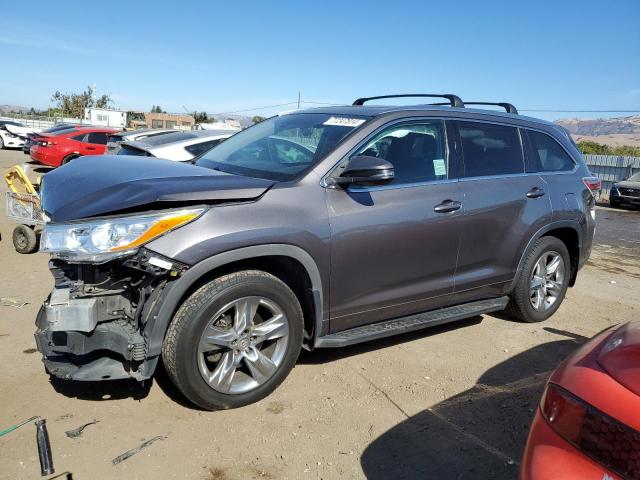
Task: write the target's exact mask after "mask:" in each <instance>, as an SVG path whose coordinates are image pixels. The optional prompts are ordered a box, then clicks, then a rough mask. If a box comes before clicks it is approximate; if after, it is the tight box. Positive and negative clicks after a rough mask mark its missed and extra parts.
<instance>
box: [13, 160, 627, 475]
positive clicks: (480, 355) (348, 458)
mask: <svg viewBox="0 0 640 480" xmlns="http://www.w3.org/2000/svg"><path fill="white" fill-rule="evenodd" d="M26 159H27V157H26V156H25V155H23V154H22V153H21V152H8V151H6V150H5V151H0V171H1V172H4V171H6V168H7V167H9V166H10V165H12V164H14V163H18V162H24V161H25V160H26ZM1 188H2V189H4V184H3V185H2V187H1ZM597 218H598V227H597V235H596V241H597V245H596V247H595V249H594V253H593V255H592V258H591V260H590V261H589V263H588V265H587V266H586V267H585V268H584V269H583V270H582V271H581V273H580V275H579V277H578V282H577V284H576V286H575V288H573V289H571V290H570V291H569V292H568V295H567V299H566V300H565V302H564V303H563V305H562V307H561V308H560V310H559V311H558V312H557V313H556V315H555V316H554V317H553V318H552V319H550V320H549V321H547V322H545V323H543V324H533V325H532V324H522V323H516V322H513V321H510V320H508V319H505V318H500V317H499V316H493V315H484V316H482V317H477V318H473V319H470V320H467V321H463V322H459V323H456V324H453V325H449V326H446V327H440V328H434V329H431V330H425V331H422V332H417V333H412V334H407V335H404V336H400V337H395V338H392V339H386V340H382V341H377V342H374V343H370V344H365V345H359V346H355V347H351V348H345V349H340V350H339V349H335V350H324V351H316V352H313V353H308V352H305V353H303V354H302V356H301V358H300V359H299V361H298V364H297V366H296V367H295V368H294V369H293V371H292V372H291V374H290V375H289V377H288V378H287V380H286V381H285V382H284V383H283V385H282V386H281V387H280V388H279V389H278V390H277V391H276V392H275V393H274V394H272V395H271V396H270V397H268V398H267V399H265V400H263V401H261V402H259V403H257V404H255V405H251V406H248V407H245V408H242V409H238V410H230V411H220V412H213V413H212V412H204V411H199V410H197V409H196V408H194V407H193V406H191V405H189V404H188V403H186V401H185V400H183V399H182V398H181V397H180V395H179V394H178V393H177V392H176V390H175V389H174V388H172V386H171V385H170V383H169V382H168V381H167V379H166V376H165V375H164V374H163V372H160V373H159V374H158V375H156V378H155V379H154V380H153V381H148V382H146V383H145V384H144V385H139V384H137V383H129V382H103V383H95V384H87V383H69V382H52V381H50V380H49V378H48V376H47V375H45V373H44V370H43V367H42V363H41V361H40V357H39V354H38V353H37V352H36V350H35V343H34V339H33V331H34V325H33V322H34V318H35V315H36V312H37V310H38V308H39V305H40V303H41V302H42V300H43V299H44V298H45V296H46V295H47V294H48V292H49V290H50V289H51V287H52V284H53V282H52V279H51V277H50V274H49V272H48V270H47V257H46V256H45V255H44V254H34V255H19V254H18V253H16V252H15V251H14V249H13V246H12V244H11V231H12V228H13V225H12V224H10V223H9V222H8V221H7V220H6V218H5V217H4V215H2V216H0V233H1V234H2V242H0V259H1V263H0V264H1V265H2V275H1V277H0V296H1V297H5V298H14V299H19V300H22V301H26V302H28V304H27V305H26V306H24V307H22V308H14V307H0V405H2V410H1V416H0V422H1V424H0V429H1V428H5V427H7V426H9V425H12V424H14V423H16V422H18V421H19V420H22V419H25V418H28V417H30V416H32V415H40V416H43V417H45V418H46V419H47V422H48V426H49V435H50V438H51V444H52V448H53V454H54V465H55V467H56V472H58V473H61V472H64V471H68V472H72V473H73V478H74V479H76V480H78V479H94V478H131V479H138V478H140V479H147V478H149V479H151V478H196V479H218V480H222V479H225V480H227V479H245V478H256V479H275V478H296V479H305V478H308V479H320V478H322V479H332V478H364V477H368V478H374V479H376V478H380V479H382V478H434V479H474V478H477V479H487V478H492V479H513V478H516V477H517V472H518V465H519V461H520V457H521V454H522V449H523V446H524V442H525V440H526V434H527V430H528V427H529V423H530V421H531V419H532V417H533V414H534V411H535V408H536V406H537V403H538V400H539V398H540V395H541V393H542V388H543V385H544V381H545V379H546V378H547V377H548V375H549V373H550V371H551V370H553V368H554V367H555V366H556V365H557V364H558V363H559V362H560V361H561V360H562V359H563V358H564V357H565V356H566V355H568V354H569V353H570V352H571V351H572V350H574V349H575V348H577V346H578V345H579V344H581V343H582V342H584V341H585V340H586V339H588V338H590V337H591V336H593V335H595V334H596V333H598V332H600V331H601V330H603V329H605V328H608V327H610V326H611V325H615V324H618V323H620V322H624V321H628V320H631V319H633V318H638V312H639V311H640V298H639V296H638V292H639V291H640V261H639V259H640V212H627V211H621V210H612V209H608V208H599V210H598V213H597ZM94 419H95V420H98V423H97V424H95V425H90V426H88V427H87V428H86V429H85V430H84V432H83V434H82V435H81V436H80V437H77V438H68V437H67V436H66V435H65V431H67V430H71V429H74V428H76V427H78V426H80V425H82V424H84V423H87V422H90V421H93V420H94ZM34 430H35V429H34V428H33V427H32V426H25V427H22V429H20V430H18V431H16V432H13V433H11V434H9V435H7V436H4V437H2V438H0V452H1V458H2V461H1V462H0V478H11V479H16V478H38V477H39V467H38V460H37V453H36V448H35V441H34ZM157 435H162V436H165V437H166V438H164V439H162V440H158V441H156V442H155V443H153V444H152V445H150V446H149V447H147V448H146V449H144V450H142V451H141V452H140V453H138V454H137V455H135V456H133V457H131V458H129V459H128V460H125V461H123V462H122V463H120V464H118V465H116V466H113V465H112V462H111V460H112V459H113V458H115V457H117V456H118V455H120V454H122V453H123V452H125V451H127V450H129V449H131V448H134V447H136V446H138V445H140V444H141V443H142V442H143V441H145V440H148V439H150V438H153V437H155V436H157Z"/></svg>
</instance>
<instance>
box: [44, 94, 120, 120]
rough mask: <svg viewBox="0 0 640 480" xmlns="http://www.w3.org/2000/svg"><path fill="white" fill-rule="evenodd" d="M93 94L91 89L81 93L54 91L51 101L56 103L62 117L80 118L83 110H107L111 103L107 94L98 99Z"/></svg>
mask: <svg viewBox="0 0 640 480" xmlns="http://www.w3.org/2000/svg"><path fill="white" fill-rule="evenodd" d="M94 94H95V90H94V89H93V87H87V88H86V90H85V91H84V92H82V93H62V92H60V91H59V90H56V91H55V93H54V94H53V95H52V96H51V101H53V102H56V104H57V107H58V108H59V109H60V110H61V111H62V114H63V115H69V116H71V117H75V118H82V117H84V109H85V108H91V107H96V108H107V107H108V106H109V104H110V103H111V102H112V100H111V95H109V94H104V95H101V96H100V97H98V98H94Z"/></svg>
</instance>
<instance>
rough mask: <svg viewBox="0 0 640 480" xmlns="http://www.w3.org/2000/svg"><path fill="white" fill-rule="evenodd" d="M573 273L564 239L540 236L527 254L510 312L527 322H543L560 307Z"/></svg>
mask: <svg viewBox="0 0 640 480" xmlns="http://www.w3.org/2000/svg"><path fill="white" fill-rule="evenodd" d="M570 276H571V260H570V257H569V251H568V250H567V247H566V245H565V244H564V242H562V240H560V239H558V238H556V237H542V238H540V239H539V240H538V241H537V242H536V243H535V245H534V246H533V247H532V248H531V250H529V252H528V253H527V256H526V258H525V261H524V264H523V267H522V270H521V272H520V274H519V276H518V278H517V280H516V284H515V287H514V289H513V291H512V292H511V295H510V299H509V304H508V305H507V308H506V312H507V313H508V314H509V315H511V316H512V317H515V318H517V319H519V320H521V321H523V322H529V323H533V322H543V321H544V320H546V319H547V318H549V317H550V316H551V315H553V314H554V313H555V312H556V310H558V308H559V307H560V304H561V303H562V300H564V296H565V294H566V292H567V288H568V286H569V279H570Z"/></svg>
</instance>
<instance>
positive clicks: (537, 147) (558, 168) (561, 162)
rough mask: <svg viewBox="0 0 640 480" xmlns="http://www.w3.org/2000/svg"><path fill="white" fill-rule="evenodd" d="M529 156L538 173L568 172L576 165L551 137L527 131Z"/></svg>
mask: <svg viewBox="0 0 640 480" xmlns="http://www.w3.org/2000/svg"><path fill="white" fill-rule="evenodd" d="M527 136H528V138H529V156H530V157H531V160H532V162H531V163H532V164H533V165H532V166H533V168H534V169H535V170H536V171H538V172H567V171H570V170H573V168H574V166H575V163H574V161H573V160H572V159H571V157H570V156H569V154H568V153H567V152H566V151H565V149H564V148H562V146H561V145H560V144H559V143H558V141H557V140H555V139H554V138H553V137H551V136H550V135H547V134H546V133H542V132H536V131H534V130H527Z"/></svg>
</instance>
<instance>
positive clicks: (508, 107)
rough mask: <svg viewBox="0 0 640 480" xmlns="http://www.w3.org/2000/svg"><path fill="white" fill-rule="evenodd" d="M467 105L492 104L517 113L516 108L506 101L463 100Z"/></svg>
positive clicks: (508, 111)
mask: <svg viewBox="0 0 640 480" xmlns="http://www.w3.org/2000/svg"><path fill="white" fill-rule="evenodd" d="M465 103H466V104H467V105H494V106H496V107H502V108H504V109H505V110H506V112H507V113H515V114H516V115H517V114H518V109H517V108H516V107H514V106H513V105H511V104H510V103H507V102H465Z"/></svg>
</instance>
